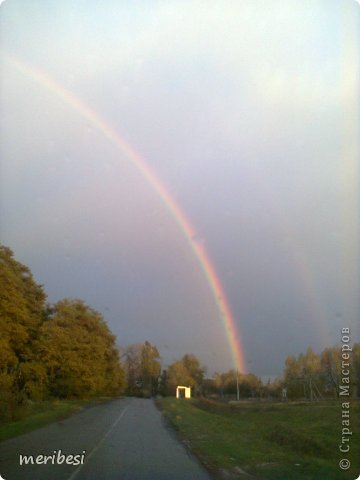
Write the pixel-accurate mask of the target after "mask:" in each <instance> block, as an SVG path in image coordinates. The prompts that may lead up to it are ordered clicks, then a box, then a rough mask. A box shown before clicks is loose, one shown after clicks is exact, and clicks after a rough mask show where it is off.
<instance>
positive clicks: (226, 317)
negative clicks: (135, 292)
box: [5, 54, 246, 373]
mask: <svg viewBox="0 0 360 480" xmlns="http://www.w3.org/2000/svg"><path fill="white" fill-rule="evenodd" d="M5 58H6V59H7V60H8V61H9V62H10V63H11V65H12V66H13V67H15V68H16V69H17V70H18V71H19V72H20V73H22V74H23V75H25V76H26V77H28V78H30V79H31V80H33V81H34V82H36V83H37V84H39V85H41V86H42V87H44V88H46V89H47V90H48V91H50V92H51V93H53V94H54V95H56V96H58V97H59V98H61V99H62V100H64V101H65V102H66V104H67V105H69V106H70V107H71V108H72V109H74V110H75V111H76V112H77V113H78V114H79V115H80V116H81V117H83V118H84V119H86V120H87V121H88V122H89V123H91V125H93V127H94V128H95V129H96V130H98V131H99V132H101V133H102V135H103V136H104V137H105V138H106V139H107V140H108V141H109V142H110V143H111V144H113V145H115V146H116V147H117V148H118V149H119V150H120V151H121V152H122V153H123V154H124V155H125V156H126V157H127V159H128V160H129V161H130V162H131V163H132V164H133V165H134V166H135V167H136V168H137V169H138V170H139V172H140V173H141V174H142V176H143V177H144V178H145V180H146V181H147V182H148V183H149V184H150V185H151V187H152V188H153V190H154V191H155V192H156V193H157V195H158V196H159V197H160V198H161V199H162V201H163V203H164V204H165V206H166V208H167V209H168V210H169V212H170V213H171V216H172V217H173V219H174V220H175V221H176V223H177V225H178V227H179V229H180V230H181V231H182V233H183V235H184V236H185V238H186V240H187V242H188V244H189V246H190V248H191V250H192V252H193V253H194V255H195V257H196V259H197V261H198V264H199V265H200V267H201V269H202V271H203V273H204V275H205V278H206V280H207V283H208V285H209V287H210V290H211V292H212V295H213V297H214V300H215V303H216V306H217V309H218V312H219V315H220V318H221V320H222V323H223V326H224V329H225V333H226V337H227V340H228V343H229V346H230V350H231V355H232V361H233V365H234V368H235V369H236V370H238V371H240V372H242V373H245V372H246V368H245V359H244V353H243V352H244V350H243V347H242V344H241V341H240V337H239V334H238V331H237V327H236V324H235V319H234V315H233V313H232V311H231V308H230V305H229V302H228V300H227V298H226V295H225V291H224V288H223V286H222V284H221V281H220V279H219V277H218V275H217V273H216V270H215V267H214V265H213V262H212V261H211V259H210V257H209V255H208V253H207V251H206V249H205V247H204V246H203V245H201V244H200V243H199V242H197V241H196V238H197V235H196V231H195V229H194V228H193V226H192V225H191V222H190V221H189V219H188V218H187V216H186V215H185V213H184V212H183V210H182V209H181V207H180V206H179V205H178V204H177V203H176V202H175V200H174V198H173V197H172V196H171V194H170V192H169V191H168V189H167V188H166V186H165V185H164V184H163V182H162V181H161V179H160V178H159V176H158V175H157V174H156V173H155V172H154V171H153V169H152V168H151V167H150V165H149V164H148V163H147V162H146V161H145V159H144V158H143V157H142V156H141V155H140V154H139V153H138V152H137V151H136V150H135V148H134V147H132V146H131V145H129V144H128V143H127V142H126V140H124V139H123V138H122V137H121V136H120V135H119V133H118V132H117V131H116V130H115V129H114V128H113V127H112V126H111V125H110V124H109V123H108V122H107V121H106V120H105V119H104V118H102V117H101V116H100V115H99V114H98V113H97V112H96V111H95V110H93V109H92V108H91V107H90V106H89V105H87V104H86V103H84V102H83V101H82V100H81V99H80V98H79V97H77V96H76V95H75V94H74V93H72V92H71V91H70V90H68V89H66V88H65V87H63V86H62V85H60V84H59V83H57V82H56V81H55V80H54V79H53V78H51V77H50V76H49V75H48V74H46V73H44V72H43V71H41V70H39V69H38V68H35V67H33V66H30V65H28V64H26V63H25V62H24V61H22V60H19V59H18V58H15V57H14V56H11V55H9V54H5Z"/></svg>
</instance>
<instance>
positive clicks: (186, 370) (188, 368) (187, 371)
mask: <svg viewBox="0 0 360 480" xmlns="http://www.w3.org/2000/svg"><path fill="white" fill-rule="evenodd" d="M204 374H205V368H204V367H201V366H200V362H199V360H198V359H197V358H196V357H195V355H192V354H186V355H184V356H183V357H182V359H181V360H178V361H176V362H174V363H173V364H172V365H170V366H169V368H168V370H167V388H166V391H167V393H168V394H169V395H174V394H175V391H176V387H177V386H178V385H184V386H189V387H191V388H192V390H193V393H194V394H195V395H197V394H200V393H202V386H203V381H204Z"/></svg>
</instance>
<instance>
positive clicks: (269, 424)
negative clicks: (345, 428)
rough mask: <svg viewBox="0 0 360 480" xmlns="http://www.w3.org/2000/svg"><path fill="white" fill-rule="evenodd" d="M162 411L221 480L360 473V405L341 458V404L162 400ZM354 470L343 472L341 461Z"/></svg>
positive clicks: (328, 479) (334, 479)
mask: <svg viewBox="0 0 360 480" xmlns="http://www.w3.org/2000/svg"><path fill="white" fill-rule="evenodd" d="M158 406H159V407H160V408H161V409H162V411H163V413H164V415H165V416H166V418H167V419H168V420H169V421H170V422H171V424H172V425H173V426H174V428H175V429H176V430H177V431H178V432H179V434H180V436H181V437H182V439H183V441H184V442H185V443H186V444H187V445H188V446H189V447H190V449H191V450H192V451H193V452H194V453H195V454H196V455H197V456H198V457H199V459H200V460H201V462H202V463H203V464H204V465H205V466H206V467H207V468H208V469H209V470H211V471H212V472H213V474H214V476H215V477H216V478H227V479H232V478H244V479H245V478H251V477H249V476H248V475H251V476H252V477H253V478H257V479H264V480H315V479H316V480H319V479H321V480H342V479H351V480H353V479H355V478H357V476H358V474H359V473H360V461H359V446H360V445H359V436H358V434H357V433H358V432H360V425H359V413H360V408H359V407H360V405H359V402H356V403H355V402H354V403H352V405H351V409H350V412H351V428H352V431H353V432H354V435H353V436H352V438H351V440H350V442H351V450H350V452H349V453H347V454H346V455H344V454H341V452H339V443H340V442H341V428H342V426H341V404H340V403H339V402H321V403H312V404H309V403H306V404H299V403H298V404H292V403H287V404H269V403H266V404H265V403H260V402H259V403H250V402H249V403H240V404H237V405H232V406H230V405H219V404H216V403H214V402H209V401H205V400H196V399H193V400H191V401H188V400H176V399H173V398H165V399H160V400H159V401H158ZM344 456H345V457H346V458H348V459H349V460H350V462H351V465H352V466H351V468H350V469H349V470H348V471H346V472H343V471H342V470H341V469H340V468H339V460H340V459H341V458H343V457H344Z"/></svg>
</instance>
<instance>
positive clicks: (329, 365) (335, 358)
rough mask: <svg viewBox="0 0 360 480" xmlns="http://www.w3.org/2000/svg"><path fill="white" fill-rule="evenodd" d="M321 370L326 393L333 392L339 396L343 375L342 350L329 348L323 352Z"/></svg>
mask: <svg viewBox="0 0 360 480" xmlns="http://www.w3.org/2000/svg"><path fill="white" fill-rule="evenodd" d="M320 363H321V369H322V374H323V383H324V393H327V392H333V393H334V396H335V397H338V396H339V382H340V375H341V349H340V348H339V347H328V348H325V349H324V350H323V351H322V352H321V356H320Z"/></svg>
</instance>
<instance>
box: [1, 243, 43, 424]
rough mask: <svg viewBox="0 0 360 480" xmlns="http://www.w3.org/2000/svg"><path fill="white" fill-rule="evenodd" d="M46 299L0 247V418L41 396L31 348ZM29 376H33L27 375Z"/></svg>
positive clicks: (22, 267) (24, 268) (26, 271)
mask: <svg viewBox="0 0 360 480" xmlns="http://www.w3.org/2000/svg"><path fill="white" fill-rule="evenodd" d="M45 299H46V295H45V293H44V291H43V288H42V287H41V286H40V285H38V284H37V283H36V282H35V280H34V278H33V275H32V273H31V271H30V269H29V268H28V267H27V266H25V265H23V264H22V263H20V262H18V261H17V260H16V259H15V258H14V254H13V252H12V250H11V249H10V248H8V247H5V246H2V245H0V331H1V339H0V416H5V417H11V416H12V415H13V412H14V410H15V409H16V407H17V405H18V404H21V403H23V402H25V401H26V399H27V398H28V397H31V398H37V397H39V396H40V397H41V396H42V395H43V392H42V391H41V389H40V390H39V389H37V388H35V385H33V384H32V380H31V377H32V378H35V377H41V376H42V373H43V372H41V368H40V366H39V365H38V363H37V361H36V352H35V351H34V344H35V341H36V339H37V336H38V331H39V327H40V325H41V323H42V321H43V312H44V308H45ZM30 372H32V373H31V374H30Z"/></svg>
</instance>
